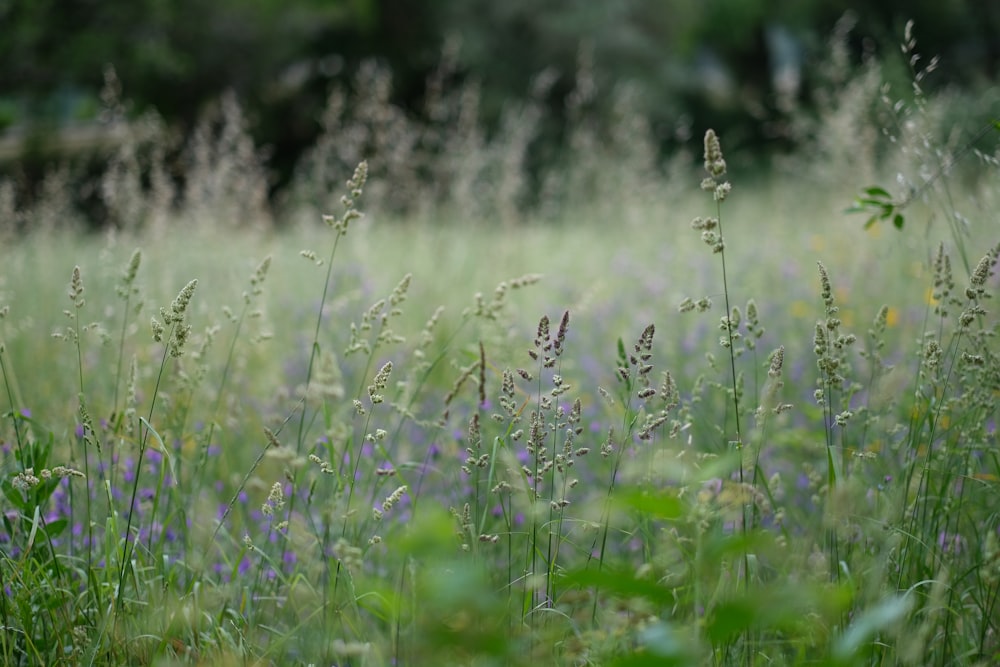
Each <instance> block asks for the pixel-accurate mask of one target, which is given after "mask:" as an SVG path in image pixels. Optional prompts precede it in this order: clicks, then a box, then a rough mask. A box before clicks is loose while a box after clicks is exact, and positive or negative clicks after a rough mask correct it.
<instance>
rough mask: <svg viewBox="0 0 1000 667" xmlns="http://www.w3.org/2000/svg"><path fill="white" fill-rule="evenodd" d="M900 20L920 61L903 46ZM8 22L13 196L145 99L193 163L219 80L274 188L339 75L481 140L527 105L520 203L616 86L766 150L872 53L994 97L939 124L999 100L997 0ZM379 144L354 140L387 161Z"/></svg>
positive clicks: (77, 170)
mask: <svg viewBox="0 0 1000 667" xmlns="http://www.w3.org/2000/svg"><path fill="white" fill-rule="evenodd" d="M907 21H912V22H913V25H914V26H915V27H914V30H913V37H914V38H915V39H918V40H919V43H918V45H917V49H916V52H918V53H919V54H920V59H919V60H916V61H913V60H911V58H910V56H912V55H913V54H912V53H911V54H902V53H901V51H900V46H901V44H902V43H903V41H904V34H905V26H906V22H907ZM0 25H2V26H3V28H2V30H0V62H3V63H4V64H3V67H2V68H0V170H2V172H3V175H4V177H5V178H6V180H7V181H8V182H9V183H10V184H11V188H12V192H13V193H14V194H13V196H15V197H16V200H17V207H18V208H23V207H24V206H27V205H30V204H31V203H32V202H33V201H35V200H37V199H38V198H39V196H40V193H41V192H42V183H43V181H44V176H45V174H47V173H51V172H52V169H53V167H55V166H60V167H62V168H65V167H66V165H67V164H71V165H73V171H72V173H71V174H70V175H68V176H67V178H70V179H80V178H82V179H84V180H85V179H86V177H87V175H88V174H89V175H90V176H91V177H94V175H95V174H96V173H98V172H100V171H101V170H102V169H103V165H104V164H105V163H106V162H107V158H108V155H110V154H112V153H113V151H114V149H115V148H116V147H117V146H118V145H119V144H120V143H121V142H122V141H123V139H122V133H121V132H120V131H119V130H120V128H119V130H116V129H115V123H114V122H115V121H120V120H122V119H127V120H129V121H136V120H137V119H140V118H146V119H147V120H148V119H149V118H150V117H153V116H152V114H155V118H156V119H157V121H156V122H157V125H156V127H157V128H158V131H160V132H161V135H160V136H161V138H162V137H163V136H166V135H165V134H162V133H164V132H165V133H169V135H170V136H172V137H173V140H172V141H171V142H166V141H161V142H160V146H161V149H162V151H163V154H164V155H163V159H162V162H163V164H164V165H166V169H167V172H168V174H169V175H170V176H171V177H172V178H173V179H175V180H176V181H183V179H184V174H185V173H187V172H189V171H190V162H191V160H190V151H188V152H187V154H185V151H184V147H185V145H186V143H185V139H186V137H189V136H190V135H191V133H192V132H194V131H195V129H196V128H197V126H198V123H199V121H202V120H204V119H205V118H207V117H210V116H211V115H212V114H213V113H215V114H217V113H219V111H218V110H219V108H220V106H221V105H222V102H221V100H223V99H226V98H225V97H224V96H226V95H229V96H230V97H229V98H228V99H230V100H231V101H235V102H236V104H238V106H239V108H240V109H241V110H242V127H243V128H245V131H246V133H247V134H248V136H249V137H251V138H252V142H253V145H254V150H255V151H256V156H257V157H259V158H260V162H261V164H262V165H263V168H264V171H263V173H262V177H263V178H264V180H265V183H266V198H267V199H268V201H269V202H272V203H273V202H276V201H282V197H283V196H284V195H286V194H287V192H288V191H289V190H290V189H291V188H290V184H291V183H292V182H293V181H294V180H295V174H296V170H297V168H299V167H301V165H302V161H303V156H304V155H305V154H306V153H307V152H308V151H309V150H310V149H311V148H313V147H314V146H315V145H316V143H317V141H319V140H320V137H321V136H322V135H323V133H324V114H325V113H326V112H327V111H328V110H329V109H330V108H331V95H332V94H333V93H335V92H337V91H340V92H341V93H343V95H342V98H340V99H341V102H340V104H341V107H340V111H339V112H340V113H341V114H342V115H349V114H350V113H351V112H352V108H354V110H355V111H356V112H357V111H358V107H361V106H363V104H364V99H365V97H366V95H365V94H363V93H362V92H361V91H360V89H361V88H365V87H368V88H370V89H373V90H375V92H374V93H372V95H374V96H375V97H379V101H380V103H381V105H382V106H383V108H384V107H386V103H388V104H389V105H391V108H392V109H393V111H394V112H398V113H399V114H401V115H402V117H404V118H406V119H408V120H409V121H410V122H412V123H424V124H428V123H430V124H433V123H435V122H437V123H438V126H439V127H440V128H444V130H445V133H451V132H450V131H451V130H455V129H456V128H458V127H459V126H460V125H461V124H462V123H466V124H468V123H469V122H470V120H469V116H470V115H471V116H474V121H475V124H476V125H477V127H478V128H479V131H480V132H481V133H482V136H483V137H484V139H483V141H489V140H490V138H491V137H495V136H496V135H498V134H503V133H505V132H507V133H510V132H511V131H512V130H511V127H512V126H514V125H517V124H516V123H506V124H505V120H504V119H505V114H510V113H511V110H512V109H520V110H522V111H523V110H524V109H528V110H529V111H531V112H532V113H535V114H536V116H533V119H534V123H533V128H532V131H531V132H530V136H527V137H525V138H524V139H523V140H522V141H521V142H520V144H521V146H522V153H523V154H522V155H521V156H520V159H521V163H522V165H523V166H524V170H523V173H524V174H525V175H526V178H527V182H526V183H525V184H524V185H523V186H520V187H521V188H522V191H521V192H520V195H519V198H518V206H530V205H536V204H538V203H539V200H540V199H542V198H544V192H543V191H544V183H543V181H544V178H542V177H541V176H540V174H541V173H542V171H544V169H546V168H548V167H551V166H552V165H554V164H557V163H558V162H559V160H561V159H572V158H567V154H568V152H571V151H567V146H568V145H569V144H570V143H571V137H570V134H572V133H571V132H569V131H568V130H567V128H570V127H573V126H574V125H578V124H579V122H580V120H581V117H583V116H585V117H586V120H587V122H588V123H590V124H592V126H594V127H598V128H602V127H607V125H608V123H611V122H613V121H614V119H615V114H620V113H621V103H622V100H623V99H625V100H626V101H627V105H628V108H629V110H630V112H634V113H636V114H638V115H639V116H641V117H642V118H643V119H644V120H645V121H647V122H648V127H644V128H643V131H648V135H649V137H650V142H649V143H650V145H651V147H652V150H654V151H655V158H656V160H658V161H662V160H665V159H667V158H669V157H670V156H672V155H674V154H676V152H677V149H678V147H680V146H684V145H686V144H689V143H690V141H691V139H692V137H694V139H695V143H697V139H698V137H700V136H701V134H702V133H703V132H704V129H705V128H707V127H714V128H716V129H717V130H718V131H719V132H720V134H721V135H722V136H724V137H726V144H727V149H728V153H729V156H730V157H731V158H732V157H733V156H736V155H742V156H744V161H745V163H746V164H748V165H751V166H753V167H755V168H756V167H758V166H760V164H761V163H767V164H770V162H771V161H772V160H773V158H774V156H775V155H781V154H784V153H788V152H790V151H793V150H795V149H797V148H802V147H804V146H807V145H808V143H809V140H810V139H811V137H810V136H809V134H810V131H809V129H808V122H807V121H808V119H809V118H815V117H817V116H820V115H822V113H823V109H824V108H825V107H826V105H828V102H829V94H828V93H829V91H830V90H831V89H832V88H835V87H837V86H842V85H844V84H845V83H846V81H847V80H848V79H850V77H851V76H852V74H851V73H852V72H856V71H857V70H858V69H859V68H862V67H864V65H865V63H866V62H875V61H877V62H878V63H879V68H880V74H879V76H880V78H881V80H882V81H886V82H892V83H894V84H895V85H894V94H895V95H900V94H905V93H906V92H907V90H908V89H909V87H910V85H911V82H912V80H913V76H914V73H915V72H916V71H918V70H920V69H921V68H923V67H925V66H926V65H927V64H928V63H929V62H930V60H931V58H933V57H937V58H939V62H940V65H939V67H938V68H937V70H936V72H933V73H931V74H930V75H929V76H927V78H926V79H925V80H923V81H922V85H923V86H924V87H925V89H927V90H928V91H929V92H935V93H936V92H939V91H941V90H950V91H953V92H954V91H961V92H962V93H964V94H967V95H969V96H970V98H971V99H977V100H983V103H982V104H981V105H979V106H978V107H977V105H975V104H973V105H956V106H953V111H952V112H951V113H957V112H956V111H954V109H962V110H964V111H965V113H967V114H970V115H977V114H978V116H979V118H976V119H974V120H973V121H969V119H967V118H955V119H953V122H951V121H946V122H945V124H946V125H948V124H954V125H958V124H963V125H965V126H966V127H975V126H977V125H979V123H980V121H982V120H983V118H986V117H988V116H989V114H990V112H991V107H992V106H995V105H993V103H992V102H991V100H994V101H995V100H996V98H997V96H998V95H997V92H996V87H995V86H996V83H995V82H996V75H997V71H998V65H1000V3H996V2H980V1H978V0H953V1H951V2H939V1H936V0H935V1H932V0H918V1H906V2H903V1H902V0H880V1H879V2H870V1H861V0H852V1H845V0H794V1H791V0H790V1H784V2H774V1H771V0H706V1H704V2H689V1H688V0H615V1H601V2H593V1H591V0H559V1H550V2H535V1H534V0H507V1H505V2H493V1H492V0H217V1H214V2H210V3H205V2H201V1H200V0H130V1H128V2H125V1H105V2H94V1H87V0H5V1H3V2H0ZM834 42H836V48H832V45H833V44H834ZM581 73H583V78H582V79H581ZM463 90H464V91H469V90H474V91H475V94H474V99H470V97H469V96H468V95H466V96H465V98H464V100H465V101H464V106H462V105H463V101H462V100H463V98H462V97H461V96H460V95H457V94H456V95H453V96H451V97H448V96H447V95H446V94H445V92H443V91H463ZM372 95H368V96H367V97H368V98H369V99H370V98H371V97H372ZM861 103H865V102H861ZM525 105H527V106H525ZM460 106H462V110H461V112H458V111H456V109H457V108H458V107H460ZM325 110H327V111H325ZM360 112H361V113H363V112H364V110H361V111H360ZM993 113H994V114H995V111H993ZM522 120H523V119H522ZM522 125H523V123H522ZM817 127H818V126H817ZM419 141H421V142H422V143H423V147H424V149H425V150H428V151H432V152H433V151H435V150H440V148H441V147H440V144H439V145H437V146H436V147H435V145H434V142H433V141H428V140H427V137H423V138H422V139H420V140H419ZM368 143H369V144H370V143H372V142H371V141H369V142H368ZM377 148H378V147H375V146H371V145H369V146H365V147H361V148H359V150H358V153H363V154H364V156H365V157H368V158H369V159H373V160H375V161H378V160H379V159H380V157H381V156H379V155H376V154H375V153H377V152H378V150H377ZM383 148H384V147H383ZM185 155H187V157H185ZM386 159H388V158H386ZM185 160H186V161H185ZM345 162H346V158H345ZM731 162H733V160H732V159H731ZM736 164H737V165H738V164H739V162H738V161H737V162H736ZM88 165H89V166H88ZM349 168H350V167H349V166H345V167H344V170H343V171H344V172H345V173H346V174H348V175H349V171H348V170H349ZM421 168H422V167H421ZM342 175H343V174H340V175H338V180H343V179H342V178H340V176H342ZM398 180H399V179H398V175H397V181H398ZM431 180H432V179H431ZM50 189H51V188H50ZM97 190H99V188H97V187H94V188H90V189H89V190H88V189H87V188H83V190H82V191H80V192H78V193H77V194H76V198H77V199H78V200H80V201H79V202H78V203H79V204H80V205H81V206H82V207H83V209H84V210H85V211H86V217H87V218H88V224H91V225H97V226H101V225H104V224H108V223H109V222H113V216H112V215H110V214H109V213H108V211H106V210H104V209H106V206H102V205H101V202H100V197H99V193H98V192H97ZM540 193H541V194H540ZM422 196H440V192H438V193H432V194H431V195H427V194H426V193H423V195H422ZM404 199H405V197H404ZM397 203H399V202H397ZM402 203H403V205H404V206H406V207H410V206H411V205H412V202H411V201H408V200H407V201H404V202H402Z"/></svg>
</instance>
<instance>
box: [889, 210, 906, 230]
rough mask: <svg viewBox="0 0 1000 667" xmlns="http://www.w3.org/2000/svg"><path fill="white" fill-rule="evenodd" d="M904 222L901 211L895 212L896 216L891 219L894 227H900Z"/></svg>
mask: <svg viewBox="0 0 1000 667" xmlns="http://www.w3.org/2000/svg"><path fill="white" fill-rule="evenodd" d="M904 222H905V221H904V220H903V214H902V213H897V214H896V216H895V217H894V218H893V219H892V224H893V226H894V227H895V228H896V229H902V228H903V223H904Z"/></svg>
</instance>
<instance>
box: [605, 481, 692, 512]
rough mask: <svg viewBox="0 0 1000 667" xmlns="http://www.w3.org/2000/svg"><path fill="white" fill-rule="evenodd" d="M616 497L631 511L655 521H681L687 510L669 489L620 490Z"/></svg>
mask: <svg viewBox="0 0 1000 667" xmlns="http://www.w3.org/2000/svg"><path fill="white" fill-rule="evenodd" d="M616 497H617V499H618V501H619V502H620V503H622V504H623V505H625V506H627V507H628V508H629V509H633V510H637V511H638V512H640V513H642V514H643V516H647V517H651V518H654V519H679V518H681V517H682V516H684V513H685V509H686V506H685V504H684V503H683V502H682V501H681V499H680V498H678V497H677V494H676V493H675V492H673V491H670V490H667V489H644V488H634V489H625V490H619V492H618V493H617V494H616Z"/></svg>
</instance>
